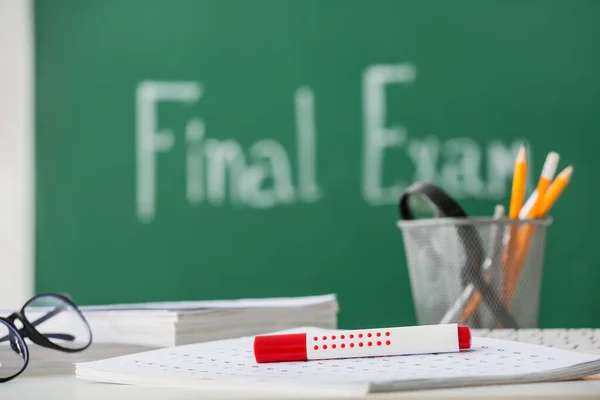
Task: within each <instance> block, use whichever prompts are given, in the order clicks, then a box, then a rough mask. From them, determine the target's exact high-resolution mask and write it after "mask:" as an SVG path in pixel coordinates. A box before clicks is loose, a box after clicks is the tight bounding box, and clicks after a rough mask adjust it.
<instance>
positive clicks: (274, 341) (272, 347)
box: [254, 333, 307, 363]
mask: <svg viewBox="0 0 600 400" xmlns="http://www.w3.org/2000/svg"><path fill="white" fill-rule="evenodd" d="M254 358H256V362H258V363H266V362H281V361H306V360H307V356H306V333H290V334H285V335H264V336H256V337H255V338H254Z"/></svg>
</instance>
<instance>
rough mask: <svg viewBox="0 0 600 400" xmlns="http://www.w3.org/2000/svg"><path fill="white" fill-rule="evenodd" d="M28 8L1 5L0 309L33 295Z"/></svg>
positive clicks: (22, 3) (11, 1)
mask: <svg viewBox="0 0 600 400" xmlns="http://www.w3.org/2000/svg"><path fill="white" fill-rule="evenodd" d="M31 17H32V14H31V4H30V2H29V1H28V0H0V60H1V61H0V309H5V308H16V307H20V306H21V305H22V303H23V302H24V301H25V300H26V299H27V297H28V296H30V295H31V294H32V292H33V267H32V263H33V251H32V245H33V239H32V237H33V236H32V234H33V229H32V224H33V218H32V217H33V211H32V210H33V191H32V190H33V185H32V183H33V179H32V177H33V168H32V160H33V157H32V154H33V145H32V144H33V140H32V138H33V131H32V130H33V102H32V100H33V97H32V90H33V78H32V76H33V75H32V67H33V60H32V54H33V53H32V41H31V40H32V35H31Z"/></svg>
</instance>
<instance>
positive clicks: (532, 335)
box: [471, 329, 600, 354]
mask: <svg viewBox="0 0 600 400" xmlns="http://www.w3.org/2000/svg"><path fill="white" fill-rule="evenodd" d="M471 334H472V335H473V336H482V337H489V338H497V339H506V340H514V341H516V342H523V343H531V344H539V345H543V346H549V347H555V348H558V349H564V350H573V351H581V352H584V353H593V354H600V329H517V330H515V329H492V330H490V329H471Z"/></svg>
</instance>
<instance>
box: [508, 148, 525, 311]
mask: <svg viewBox="0 0 600 400" xmlns="http://www.w3.org/2000/svg"><path fill="white" fill-rule="evenodd" d="M526 182H527V150H526V148H525V145H522V146H521V148H520V149H519V153H518V154H517V158H516V160H515V169H514V172H513V182H512V192H511V197H510V209H509V213H508V217H509V218H511V219H518V218H519V212H520V211H521V207H523V201H524V199H525V184H526ZM518 227H519V226H518V225H517V224H513V225H511V227H510V230H509V238H508V243H507V245H506V251H505V253H504V257H503V265H502V270H503V275H504V280H503V288H504V290H503V294H504V296H503V297H504V302H505V303H506V301H507V296H508V294H509V293H510V290H509V288H508V284H509V283H510V282H512V280H513V278H512V277H513V274H514V271H513V268H512V264H513V261H514V253H515V247H516V244H517V231H518Z"/></svg>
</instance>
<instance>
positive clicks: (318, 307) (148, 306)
mask: <svg viewBox="0 0 600 400" xmlns="http://www.w3.org/2000/svg"><path fill="white" fill-rule="evenodd" d="M79 308H80V310H81V311H82V312H83V314H84V315H85V317H86V319H87V321H88V323H89V325H90V327H91V329H92V335H93V342H94V343H96V344H99V343H102V344H104V343H111V344H134V345H141V346H147V347H172V346H178V345H184V344H190V343H199V342H205V341H211V340H217V339H228V338H235V337H240V336H249V335H257V334H261V333H266V332H269V331H276V330H284V329H291V328H294V327H296V326H303V325H311V326H317V327H320V328H325V329H334V328H336V327H337V313H338V310H339V306H338V302H337V298H336V295H335V294H327V295H319V296H303V297H284V298H255V299H252V298H248V299H235V300H207V301H177V302H152V303H137V304H135V303H133V304H110V305H100V306H81V307H79ZM38 312H39V314H40V315H43V314H44V313H46V312H47V310H43V309H40V310H39V311H38ZM0 315H2V314H0ZM6 315H8V313H7V314H6ZM28 317H30V318H32V319H35V315H34V314H33V313H32V312H30V313H29V314H28ZM63 324H64V320H60V319H50V320H48V321H46V322H45V323H44V326H45V329H53V330H56V332H69V333H72V334H74V335H75V336H79V335H80V334H79V333H78V332H74V331H73V330H76V329H81V328H82V327H81V325H79V324H76V325H75V326H72V327H67V326H64V325H63ZM82 336H85V335H83V334H82Z"/></svg>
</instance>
